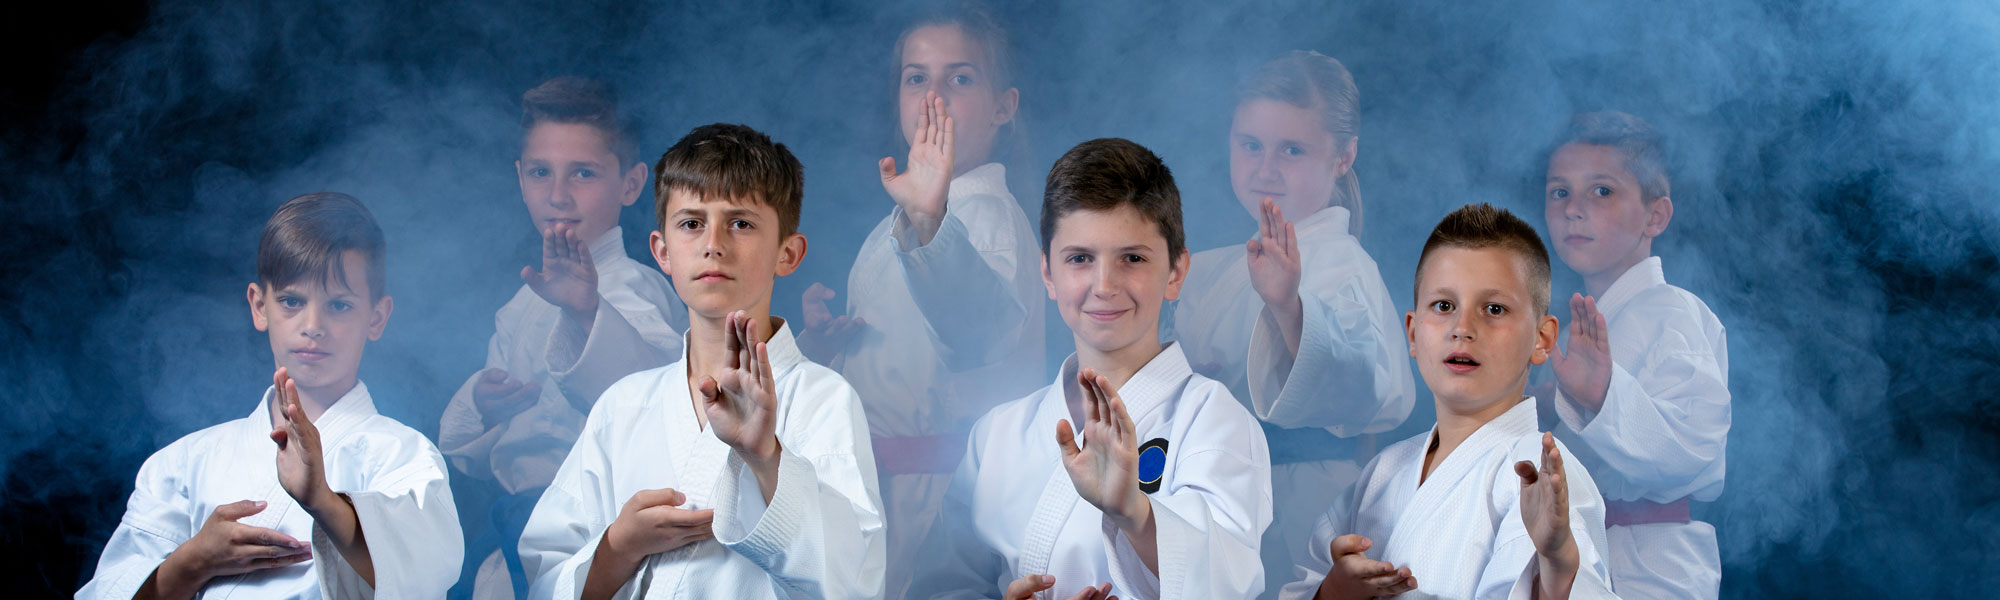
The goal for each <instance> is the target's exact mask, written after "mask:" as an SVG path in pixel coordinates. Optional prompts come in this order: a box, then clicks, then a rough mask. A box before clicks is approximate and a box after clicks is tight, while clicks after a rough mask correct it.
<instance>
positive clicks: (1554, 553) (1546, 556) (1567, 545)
mask: <svg viewBox="0 0 2000 600" xmlns="http://www.w3.org/2000/svg"><path fill="white" fill-rule="evenodd" d="M1535 561H1536V562H1537V563H1539V566H1540V567H1541V571H1542V576H1543V577H1545V578H1548V577H1554V578H1556V579H1559V580H1567V579H1568V578H1570V577H1573V576H1575V575H1576V571H1577V568H1578V563H1580V562H1582V559H1581V558H1580V557H1579V556H1578V554H1577V549H1576V540H1575V539H1574V538H1572V537H1570V536H1568V535H1565V536H1562V540H1561V541H1560V542H1558V543H1557V544H1556V547H1554V548H1548V549H1542V548H1536V549H1535Z"/></svg>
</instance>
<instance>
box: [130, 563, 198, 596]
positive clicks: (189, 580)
mask: <svg viewBox="0 0 2000 600" xmlns="http://www.w3.org/2000/svg"><path fill="white" fill-rule="evenodd" d="M187 562H188V560H187V558H186V557H185V556H184V555H182V554H181V553H179V552H175V553H173V554H168V555H167V559H166V560H163V561H160V566H158V567H155V568H154V569H153V574H152V575H150V576H148V577H146V583H144V584H141V585H140V586H139V593H137V594H134V595H133V596H132V600H184V599H192V598H194V595H195V594H196V593H199V592H201V586H202V585H205V584H207V583H208V577H207V576H206V575H204V574H203V573H201V572H200V569H198V568H196V567H194V566H193V565H190V564H187Z"/></svg>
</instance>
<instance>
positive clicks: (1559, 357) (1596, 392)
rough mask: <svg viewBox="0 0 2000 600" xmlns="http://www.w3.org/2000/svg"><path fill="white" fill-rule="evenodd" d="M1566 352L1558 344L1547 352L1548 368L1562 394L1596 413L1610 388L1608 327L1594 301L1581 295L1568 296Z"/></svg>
mask: <svg viewBox="0 0 2000 600" xmlns="http://www.w3.org/2000/svg"><path fill="white" fill-rule="evenodd" d="M1569 319H1570V320H1569V351H1568V352H1564V351H1563V349H1562V348H1561V347H1560V346H1558V347H1557V348H1556V349H1555V352H1553V353H1551V354H1549V368H1551V369H1554V370H1555V372H1556V383H1557V385H1559V386H1560V387H1561V389H1562V393H1563V395H1564V396H1568V397H1569V398H1570V399H1571V400H1575V401H1576V403H1577V404H1581V405H1583V407H1584V408H1587V409H1590V412H1593V413H1594V412H1598V411H1599V410H1603V408H1604V394H1605V393H1606V391H1607V390H1609V389H1611V330H1610V328H1609V327H1606V326H1605V323H1604V313H1600V312H1597V300H1596V299H1594V298H1591V297H1589V296H1585V295H1583V294H1576V295H1575V296H1572V297H1571V298H1570V299H1569Z"/></svg>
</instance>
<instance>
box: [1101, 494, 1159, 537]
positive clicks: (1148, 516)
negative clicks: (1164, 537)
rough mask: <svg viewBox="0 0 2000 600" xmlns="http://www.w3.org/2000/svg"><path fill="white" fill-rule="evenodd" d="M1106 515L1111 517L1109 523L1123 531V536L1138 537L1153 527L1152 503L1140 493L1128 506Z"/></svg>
mask: <svg viewBox="0 0 2000 600" xmlns="http://www.w3.org/2000/svg"><path fill="white" fill-rule="evenodd" d="M1108 516H1110V517H1111V525H1112V526H1114V527H1117V528H1118V530H1119V531H1123V532H1125V537H1128V538H1136V537H1140V536H1142V535H1144V534H1145V533H1146V532H1147V531H1151V530H1152V528H1153V503H1152V502H1151V501H1149V500H1147V499H1146V496H1145V495H1143V494H1142V495H1140V496H1139V497H1138V498H1137V499H1135V500H1134V501H1133V502H1132V503H1131V505H1130V506H1125V507H1122V508H1120V509H1118V510H1117V511H1115V512H1114V513H1113V514H1110V515H1108Z"/></svg>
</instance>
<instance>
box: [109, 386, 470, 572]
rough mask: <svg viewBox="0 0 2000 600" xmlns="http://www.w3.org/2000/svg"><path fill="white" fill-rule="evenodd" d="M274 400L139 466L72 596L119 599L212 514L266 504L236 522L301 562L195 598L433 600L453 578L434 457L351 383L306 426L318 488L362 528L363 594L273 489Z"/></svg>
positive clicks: (440, 468) (453, 530)
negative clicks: (280, 539)
mask: <svg viewBox="0 0 2000 600" xmlns="http://www.w3.org/2000/svg"><path fill="white" fill-rule="evenodd" d="M275 391H276V389H275V388H270V389H266V390H265V391H264V398H263V399H262V400H261V401H259V402H258V403H257V409H256V410H254V411H252V412H251V413H250V414H249V415H248V416H245V417H243V418H241V419H236V420H233V421H229V422H227V423H223V424H220V425H216V426H213V427H209V428H207V429H203V430H201V431H196V432H194V433H190V434H188V435H187V436H186V437H183V438H181V439H179V440H176V441H175V442H174V443H172V444H168V445H167V447H165V448H162V449H160V451H159V452H155V453H153V456H152V457H150V458H147V459H146V464H145V465H144V466H142V467H140V468H139V477H138V481H137V482H135V484H134V485H133V490H132V498H131V500H129V501H128V502H126V505H125V516H124V518H123V519H121V520H120V521H119V523H118V529H117V530H116V531H114V532H112V534H111V540H110V541H109V542H106V543H105V545H104V554H103V556H101V557H99V559H98V561H97V573H96V574H95V575H93V576H92V578H91V580H90V583H87V584H85V585H84V586H83V589H82V590H80V591H78V592H77V593H76V597H77V598H79V599H92V600H99V599H101V600H114V599H115V600H129V599H130V598H132V595H133V594H136V593H138V591H139V587H140V586H141V585H143V584H144V583H145V582H146V579H147V578H148V577H150V576H151V575H152V574H153V571H154V570H155V569H157V568H158V567H159V566H160V562H161V561H164V560H166V557H167V554H169V553H172V552H173V551H174V550H175V549H176V548H179V547H180V545H181V544H183V543H186V542H187V541H188V540H189V539H191V538H193V537H194V535H195V534H196V533H198V532H200V531H201V527H202V525H203V524H204V523H206V522H208V518H209V516H210V515H211V514H213V513H214V512H215V509H216V507H218V506H222V505H224V504H229V503H232V502H239V501H243V500H259V501H263V502H265V503H267V504H266V505H265V507H264V510H263V511H261V512H258V513H257V514H254V515H250V516H248V517H244V518H242V519H240V520H238V521H237V522H238V523H241V524H244V525H250V526H255V527H263V528H266V529H275V530H278V531H280V532H283V533H284V534H285V535H288V536H291V537H292V538H293V539H297V540H300V541H307V542H310V543H311V544H312V558H311V559H309V560H307V561H305V562H302V563H299V564H295V565H290V566H286V567H282V568H276V569H265V570H261V571H255V572H251V573H245V574H241V575H233V576H229V577H221V578H217V579H214V580H211V581H209V582H208V585H207V586H205V587H203V588H202V590H201V593H200V596H201V597H202V598H207V599H210V600H216V599H224V598H226V599H229V600H251V599H257V598H329V599H332V598H340V599H349V598H382V599H384V600H386V599H389V598H420V599H431V598H438V597H442V596H443V595H444V592H445V589H446V588H449V587H451V584H452V582H453V581H456V580H457V579H458V570H459V560H460V559H461V558H462V556H463V555H464V549H463V546H464V541H463V539H462V538H461V537H460V534H459V530H458V511H457V509H456V508H454V507H453V506H452V500H451V486H450V485H449V484H448V483H447V482H446V479H445V466H444V457H443V456H440V455H439V454H438V451H437V448H435V447H433V446H431V442H430V440H428V439H425V438H424V436H423V434H420V433H417V431H416V430H415V429H411V428H409V427H408V426H405V425H403V424H402V423H398V422H396V421H395V420H394V419H390V418H388V417H385V416H382V415H380V414H377V413H376V412H375V402H374V400H372V399H371V398H370V397H369V395H368V386H367V385H365V384H362V383H360V382H358V381H357V382H355V384H354V389H352V390H349V391H348V392H347V394H346V395H344V396H341V398H340V400H338V401H336V402H335V403H334V404H333V405H332V406H330V407H328V408H327V409H326V412H325V413H322V414H320V416H319V418H318V419H315V420H314V421H313V425H314V426H315V427H317V428H319V435H320V456H321V461H322V465H323V467H324V468H325V471H324V472H325V476H326V483H327V486H328V487H330V488H332V489H333V491H335V492H338V493H341V494H345V495H347V498H348V499H349V500H350V501H352V502H353V504H354V514H355V516H356V517H358V518H359V520H360V522H361V533H362V538H363V540H365V543H366V544H367V546H368V556H369V560H370V561H371V562H372V563H373V564H374V568H375V585H374V586H373V587H372V588H371V587H370V586H369V585H368V584H367V583H366V582H364V581H363V580H362V579H361V576H360V575H359V574H357V573H356V572H355V571H354V567H353V566H351V565H350V564H348V562H347V561H346V559H345V558H344V557H343V556H341V554H340V551H339V550H338V549H336V548H335V547H334V545H333V540H332V538H331V537H329V536H328V534H327V533H326V532H325V531H323V530H322V529H320V527H319V526H318V524H317V523H316V522H314V521H313V518H312V516H311V515H309V514H306V510H305V508H304V507H302V506H299V503H298V502H297V501H295V500H293V499H292V497H291V495H290V494H287V493H285V489H284V487H283V486H281V485H279V484H278V464H277V455H278V445H277V444H276V443H273V442H272V441H271V430H272V429H273V428H274V427H273V426H272V424H271V409H270V402H271V399H272V397H273V395H274V392H275Z"/></svg>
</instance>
